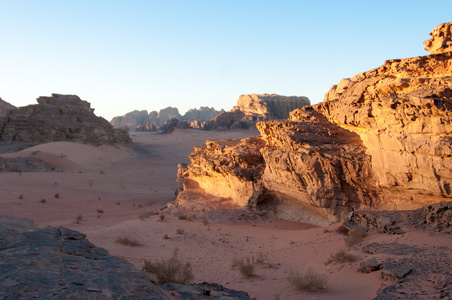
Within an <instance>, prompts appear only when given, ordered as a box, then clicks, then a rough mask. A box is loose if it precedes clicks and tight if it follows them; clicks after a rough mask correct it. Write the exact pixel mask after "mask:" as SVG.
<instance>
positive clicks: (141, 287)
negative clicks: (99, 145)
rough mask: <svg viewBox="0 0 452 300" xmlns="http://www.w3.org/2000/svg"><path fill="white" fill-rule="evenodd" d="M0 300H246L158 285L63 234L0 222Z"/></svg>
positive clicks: (212, 287) (225, 292)
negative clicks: (222, 299) (220, 299)
mask: <svg viewBox="0 0 452 300" xmlns="http://www.w3.org/2000/svg"><path fill="white" fill-rule="evenodd" d="M0 286H1V288H0V298H1V299H211V298H212V297H211V296H213V295H218V296H223V297H225V298H227V299H251V298H250V297H249V296H248V294H247V293H245V292H240V291H234V290H230V289H227V288H224V287H223V286H221V285H218V284H209V283H202V284H189V285H182V284H166V285H164V286H159V285H157V284H156V283H155V282H154V281H152V280H151V279H150V278H149V277H148V275H147V274H146V273H144V272H143V271H140V270H138V269H136V268H135V267H134V266H133V265H131V264H130V263H128V262H126V261H124V260H121V259H119V258H117V257H114V256H111V255H110V254H109V253H108V252H107V251H106V250H105V249H102V248H99V247H96V246H95V245H93V244H92V243H90V242H89V241H88V240H87V239H86V235H85V234H83V233H80V232H77V231H74V230H70V229H68V228H64V227H60V228H51V227H48V228H45V229H38V228H36V227H35V226H34V225H33V222H32V221H30V220H25V219H18V218H12V217H6V216H0Z"/></svg>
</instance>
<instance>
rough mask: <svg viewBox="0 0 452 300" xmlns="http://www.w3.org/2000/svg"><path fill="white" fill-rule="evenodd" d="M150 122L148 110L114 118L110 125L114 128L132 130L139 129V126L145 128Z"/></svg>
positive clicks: (135, 111)
mask: <svg viewBox="0 0 452 300" xmlns="http://www.w3.org/2000/svg"><path fill="white" fill-rule="evenodd" d="M148 121H149V115H148V112H147V110H141V111H139V110H134V111H131V112H129V113H127V114H125V115H124V116H122V117H114V118H113V119H112V120H111V122H110V124H111V125H113V127H114V128H118V129H119V128H122V129H127V130H130V129H131V128H132V129H133V128H137V126H140V125H141V126H143V125H145V124H146V123H148Z"/></svg>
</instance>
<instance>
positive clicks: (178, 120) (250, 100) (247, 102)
mask: <svg viewBox="0 0 452 300" xmlns="http://www.w3.org/2000/svg"><path fill="white" fill-rule="evenodd" d="M310 104H311V103H310V101H309V99H308V98H307V97H297V96H291V97H287V96H280V95H276V94H249V95H241V96H240V97H239V99H238V101H237V106H234V108H233V109H232V110H231V111H229V112H226V111H224V110H223V109H222V110H221V111H218V110H215V109H214V108H213V107H212V108H209V107H200V108H199V109H190V110H189V111H187V112H186V113H185V114H184V115H183V116H181V115H180V114H179V111H178V110H177V108H174V107H167V108H165V109H162V110H160V112H158V113H157V112H156V111H153V112H150V113H149V114H148V113H147V111H146V110H142V111H138V110H135V111H132V112H129V113H127V114H125V115H124V116H121V117H114V118H113V119H112V120H111V122H110V123H111V124H112V125H113V127H114V128H123V129H126V130H133V131H156V130H160V131H163V132H171V131H172V129H174V128H176V127H177V128H195V129H204V130H224V129H247V128H251V127H254V126H255V124H256V122H258V121H270V120H279V119H286V118H288V117H289V112H291V111H292V110H294V109H296V108H300V107H303V106H305V105H310Z"/></svg>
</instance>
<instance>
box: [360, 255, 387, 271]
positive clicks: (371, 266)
mask: <svg viewBox="0 0 452 300" xmlns="http://www.w3.org/2000/svg"><path fill="white" fill-rule="evenodd" d="M381 265H382V264H381V263H379V262H378V260H377V259H376V258H375V257H373V258H371V259H368V260H366V261H363V262H361V263H360V264H359V269H358V272H360V273H372V272H375V271H378V270H380V267H381Z"/></svg>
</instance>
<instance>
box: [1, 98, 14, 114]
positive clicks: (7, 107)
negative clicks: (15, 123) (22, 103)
mask: <svg viewBox="0 0 452 300" xmlns="http://www.w3.org/2000/svg"><path fill="white" fill-rule="evenodd" d="M15 109H17V107H15V106H13V105H11V104H9V103H8V102H6V101H4V100H2V98H0V117H4V116H6V115H8V114H9V113H10V112H11V111H12V110H15Z"/></svg>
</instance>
